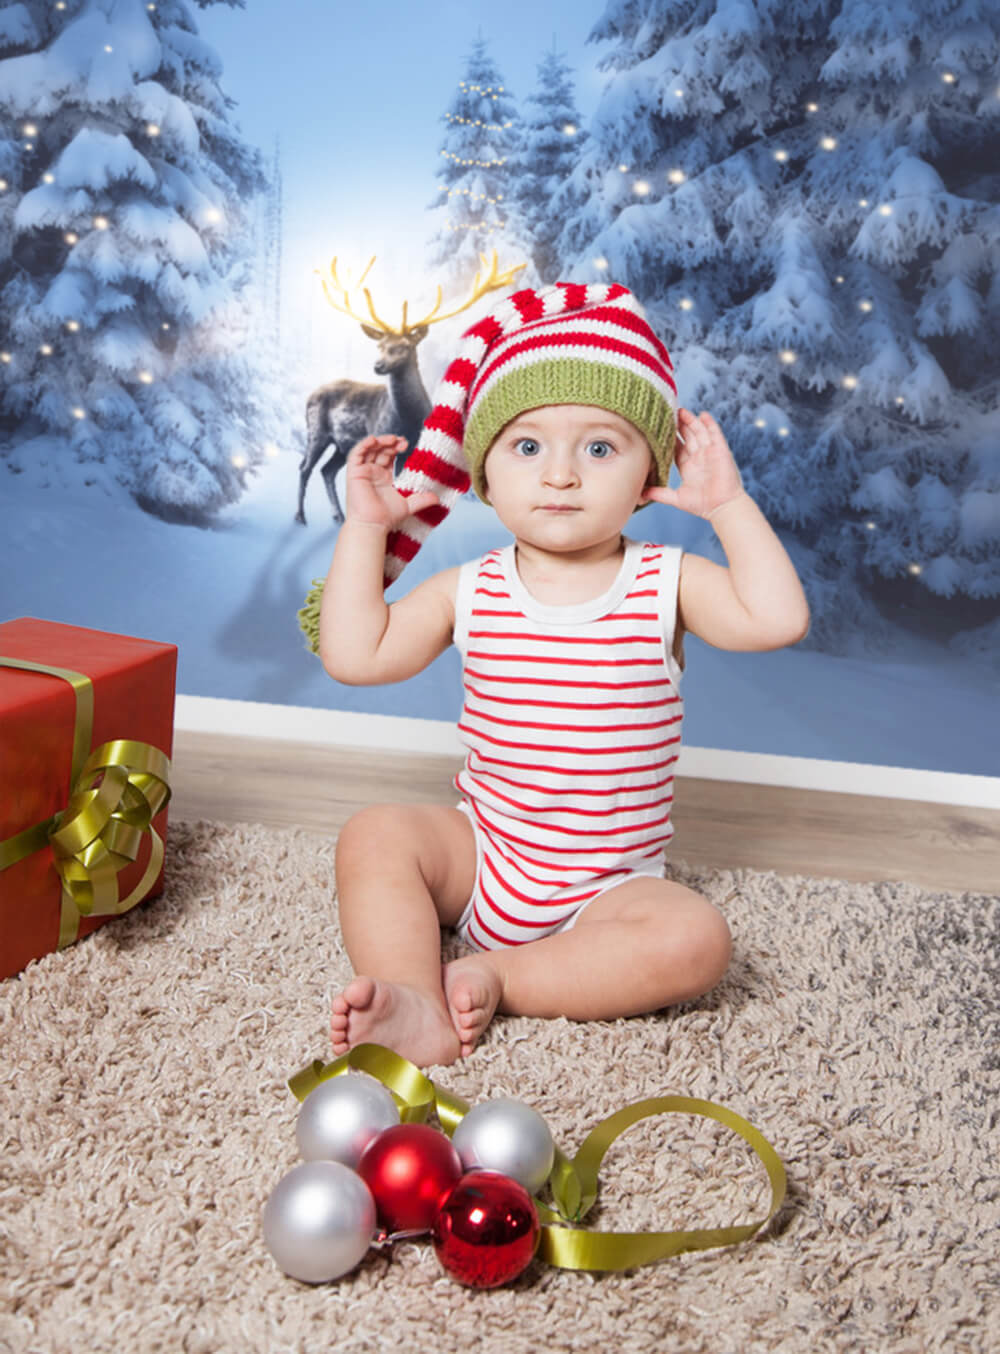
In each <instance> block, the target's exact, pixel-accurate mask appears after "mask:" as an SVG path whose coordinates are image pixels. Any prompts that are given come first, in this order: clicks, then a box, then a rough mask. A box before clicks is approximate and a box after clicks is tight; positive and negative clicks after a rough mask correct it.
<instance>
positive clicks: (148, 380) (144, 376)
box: [139, 371, 153, 386]
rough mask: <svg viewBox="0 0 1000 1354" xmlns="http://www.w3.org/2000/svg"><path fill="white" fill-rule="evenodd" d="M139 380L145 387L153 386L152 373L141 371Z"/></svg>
mask: <svg viewBox="0 0 1000 1354" xmlns="http://www.w3.org/2000/svg"><path fill="white" fill-rule="evenodd" d="M139 380H140V381H141V382H142V384H143V385H144V386H151V385H152V384H153V373H152V372H151V371H140V373H139Z"/></svg>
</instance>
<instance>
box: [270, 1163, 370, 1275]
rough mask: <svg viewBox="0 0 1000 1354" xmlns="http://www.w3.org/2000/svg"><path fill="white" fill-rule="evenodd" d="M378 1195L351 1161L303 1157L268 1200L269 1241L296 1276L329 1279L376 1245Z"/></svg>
mask: <svg viewBox="0 0 1000 1354" xmlns="http://www.w3.org/2000/svg"><path fill="white" fill-rule="evenodd" d="M374 1230H375V1200H374V1199H373V1198H372V1194H371V1190H370V1189H369V1188H368V1186H367V1185H366V1184H365V1182H364V1181H363V1180H362V1179H361V1177H360V1176H359V1175H356V1174H355V1173H354V1171H352V1170H351V1169H350V1167H349V1166H344V1165H343V1164H342V1163H341V1162H339V1161H303V1162H301V1163H300V1165H298V1166H294V1167H293V1168H292V1169H291V1170H290V1171H289V1172H288V1174H287V1175H285V1176H282V1178H281V1179H280V1180H279V1181H278V1183H277V1185H275V1187H274V1189H273V1190H272V1191H271V1197H270V1198H269V1199H268V1201H267V1203H266V1204H265V1205H264V1243H265V1245H266V1246H267V1249H268V1250H269V1251H270V1252H271V1254H272V1255H273V1256H274V1258H275V1260H276V1261H277V1263H278V1265H279V1266H280V1268H281V1269H283V1270H284V1271H285V1273H286V1274H290V1275H291V1277H292V1278H293V1279H301V1280H302V1281H303V1282H304V1283H326V1282H327V1281H328V1280H330V1279H339V1278H340V1276H341V1275H342V1274H346V1273H347V1271H348V1270H349V1269H353V1268H354V1266H355V1265H356V1264H357V1263H358V1261H359V1260H360V1259H361V1257H362V1256H363V1255H364V1253H365V1251H367V1249H368V1247H369V1245H370V1244H371V1240H372V1234H373V1232H374Z"/></svg>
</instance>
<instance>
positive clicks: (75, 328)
mask: <svg viewBox="0 0 1000 1354" xmlns="http://www.w3.org/2000/svg"><path fill="white" fill-rule="evenodd" d="M66 328H67V329H68V330H69V332H70V333H71V334H78V333H79V332H80V321H79V320H67V321H66Z"/></svg>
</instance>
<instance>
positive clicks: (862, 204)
mask: <svg viewBox="0 0 1000 1354" xmlns="http://www.w3.org/2000/svg"><path fill="white" fill-rule="evenodd" d="M858 206H859V207H867V206H868V199H867V198H866V197H859V198H858Z"/></svg>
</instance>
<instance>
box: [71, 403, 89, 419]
mask: <svg viewBox="0 0 1000 1354" xmlns="http://www.w3.org/2000/svg"><path fill="white" fill-rule="evenodd" d="M72 412H73V417H74V418H81V419H82V418H86V417H87V411H86V409H81V408H80V406H79V405H77V406H76V408H75V409H74V410H73V411H72Z"/></svg>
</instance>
